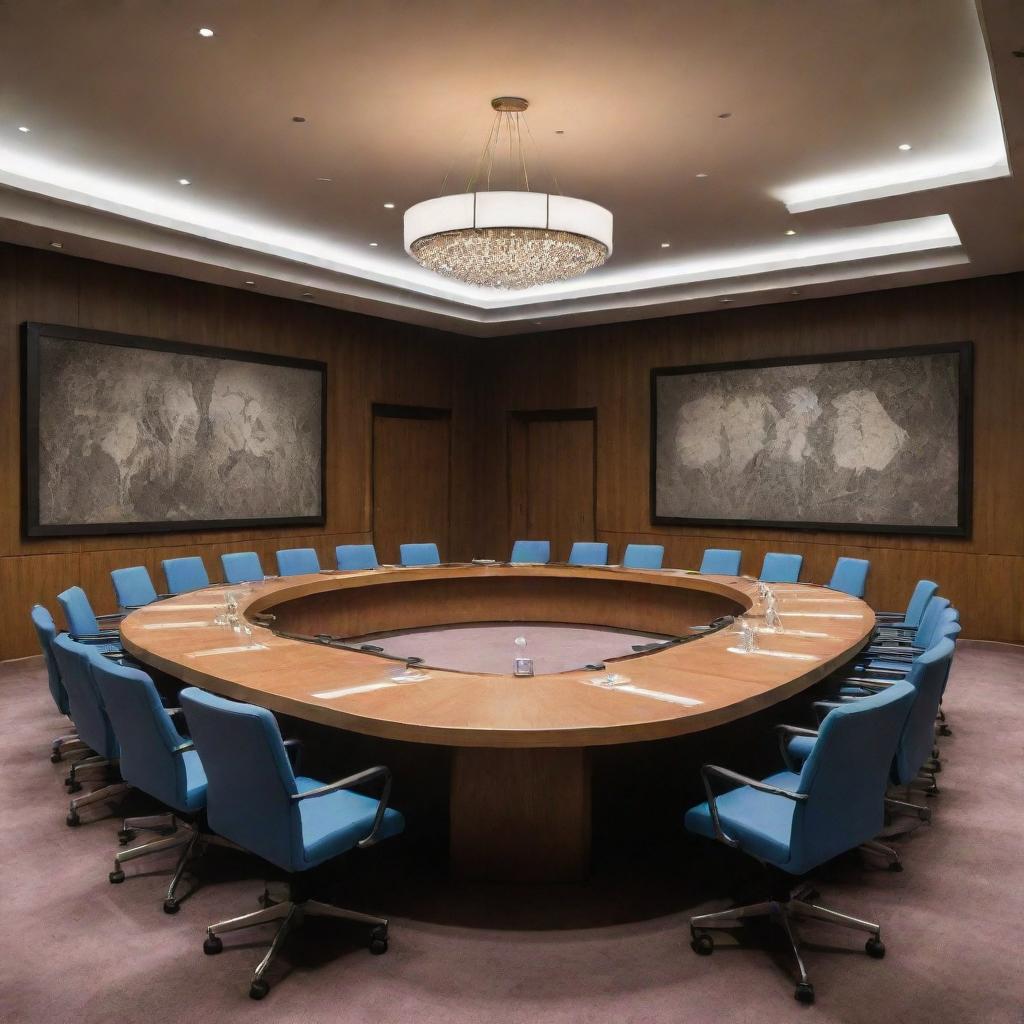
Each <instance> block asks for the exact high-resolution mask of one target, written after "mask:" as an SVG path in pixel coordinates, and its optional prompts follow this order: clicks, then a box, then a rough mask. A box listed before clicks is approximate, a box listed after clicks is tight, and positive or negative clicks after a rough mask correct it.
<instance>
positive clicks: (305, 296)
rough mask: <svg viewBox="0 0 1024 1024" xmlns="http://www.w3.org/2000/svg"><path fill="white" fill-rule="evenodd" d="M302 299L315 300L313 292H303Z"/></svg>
mask: <svg viewBox="0 0 1024 1024" xmlns="http://www.w3.org/2000/svg"><path fill="white" fill-rule="evenodd" d="M302 297H303V298H304V299H311V298H313V293H312V292H303V293H302Z"/></svg>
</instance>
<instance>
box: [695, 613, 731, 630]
mask: <svg viewBox="0 0 1024 1024" xmlns="http://www.w3.org/2000/svg"><path fill="white" fill-rule="evenodd" d="M735 621H736V616H735V615H719V616H718V618H717V619H712V620H711V622H709V623H708V624H707V625H706V626H691V627H690V632H691V633H714V632H715V631H716V630H719V629H725V627H726V626H731V625H732V624H733V623H734V622H735Z"/></svg>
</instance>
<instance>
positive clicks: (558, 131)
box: [555, 128, 565, 135]
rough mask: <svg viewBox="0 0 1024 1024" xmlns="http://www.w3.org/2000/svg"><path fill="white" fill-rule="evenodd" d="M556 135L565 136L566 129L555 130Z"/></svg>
mask: <svg viewBox="0 0 1024 1024" xmlns="http://www.w3.org/2000/svg"><path fill="white" fill-rule="evenodd" d="M555 134H556V135H564V134H565V129H564V128H556V129H555Z"/></svg>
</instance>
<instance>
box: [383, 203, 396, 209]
mask: <svg viewBox="0 0 1024 1024" xmlns="http://www.w3.org/2000/svg"><path fill="white" fill-rule="evenodd" d="M394 208H395V204H394V203H385V204H384V209H385V210H393V209H394Z"/></svg>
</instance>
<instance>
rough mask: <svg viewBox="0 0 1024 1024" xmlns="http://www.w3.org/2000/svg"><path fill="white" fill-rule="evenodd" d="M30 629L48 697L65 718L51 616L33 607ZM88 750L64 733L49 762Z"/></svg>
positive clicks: (65, 701)
mask: <svg viewBox="0 0 1024 1024" xmlns="http://www.w3.org/2000/svg"><path fill="white" fill-rule="evenodd" d="M31 618H32V627H33V628H34V629H35V631H36V636H37V637H38V638H39V648H40V650H41V651H42V652H43V663H44V664H45V665H46V681H47V683H48V685H49V687H50V696H51V697H52V698H53V703H54V706H55V707H56V708H57V711H58V712H59V713H60V714H61V715H63V716H64V717H65V718H66V717H67V715H68V710H69V709H68V691H67V690H66V689H64V684H63V683H62V682H61V678H60V670H59V669H58V668H57V659H56V658H55V657H54V656H53V641H54V639H55V638H56V636H57V627H56V625H54V622H53V616H52V615H51V614H50V613H49V612H48V611H47V610H46V609H45V608H44V607H43V606H42V605H41V604H37V605H33V606H32V611H31ZM88 753H89V748H88V747H87V746H86V744H85V743H83V742H82V740H81V739H80V738H79V736H78V733H77V732H71V733H66V734H64V735H63V736H58V737H57V738H56V739H55V740H54V741H53V742H52V744H51V745H50V760H51V761H52V762H53V763H54V764H57V762H58V761H63V760H64V758H65V757H69V756H71V755H72V754H74V755H76V756H82V755H87V754H88Z"/></svg>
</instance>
